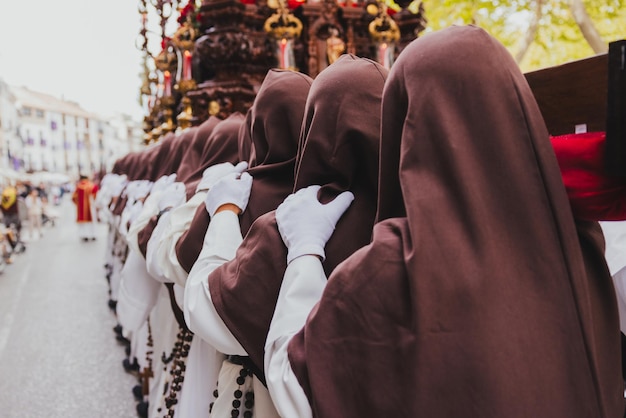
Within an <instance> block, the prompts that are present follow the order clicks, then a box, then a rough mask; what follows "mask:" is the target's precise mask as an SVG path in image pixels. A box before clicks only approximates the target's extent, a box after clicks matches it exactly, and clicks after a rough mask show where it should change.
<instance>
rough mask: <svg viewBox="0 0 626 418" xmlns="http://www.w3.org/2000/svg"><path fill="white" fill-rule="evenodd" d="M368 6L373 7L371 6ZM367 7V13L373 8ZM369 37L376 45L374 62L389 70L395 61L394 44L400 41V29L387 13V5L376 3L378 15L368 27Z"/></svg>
mask: <svg viewBox="0 0 626 418" xmlns="http://www.w3.org/2000/svg"><path fill="white" fill-rule="evenodd" d="M370 6H374V5H371V4H370ZM370 6H368V12H370V13H371V12H372V11H373V7H370ZM374 7H375V6H374ZM368 30H369V33H370V37H371V39H372V41H374V43H375V44H376V61H378V63H379V64H380V65H382V66H383V67H385V68H387V69H390V68H391V66H392V65H393V62H394V59H395V48H396V42H398V41H399V40H400V28H399V27H398V24H397V23H396V22H395V21H394V20H393V19H392V18H391V17H390V16H389V14H388V13H387V5H386V4H385V3H383V2H382V1H379V2H378V15H377V16H376V18H374V20H372V21H371V22H370V24H369V26H368Z"/></svg>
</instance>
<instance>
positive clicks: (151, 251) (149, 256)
mask: <svg viewBox="0 0 626 418" xmlns="http://www.w3.org/2000/svg"><path fill="white" fill-rule="evenodd" d="M170 213H171V211H169V212H165V213H164V214H162V215H161V217H160V218H159V221H158V222H157V224H156V226H155V227H154V230H153V231H152V235H151V236H150V239H149V240H148V243H147V245H146V268H147V270H148V273H150V275H151V276H152V277H153V278H154V279H155V280H157V281H159V282H161V283H168V282H169V281H168V280H167V278H166V277H165V276H164V275H163V270H162V268H161V265H162V263H161V260H159V258H158V257H157V255H156V252H155V249H156V248H157V247H158V244H159V241H160V240H161V234H163V233H164V232H165V230H166V229H167V226H168V222H169V220H168V218H169V216H170Z"/></svg>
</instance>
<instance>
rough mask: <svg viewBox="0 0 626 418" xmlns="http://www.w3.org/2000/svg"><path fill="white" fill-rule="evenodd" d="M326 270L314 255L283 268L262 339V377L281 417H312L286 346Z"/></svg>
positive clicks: (316, 296) (301, 322)
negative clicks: (263, 361)
mask: <svg viewBox="0 0 626 418" xmlns="http://www.w3.org/2000/svg"><path fill="white" fill-rule="evenodd" d="M325 286H326V274H325V273H324V268H323V267H322V263H321V261H320V260H319V258H317V257H316V256H313V255H304V256H301V257H298V258H296V259H294V260H293V261H292V262H291V263H289V265H288V266H287V269H286V270H285V275H284V277H283V282H282V284H281V287H280V293H279V294H278V301H277V302H276V309H275V310H274V316H273V317H272V322H271V325H270V329H269V332H268V334H267V340H266V342H265V379H266V383H267V388H268V389H269V392H270V395H271V397H272V400H273V401H274V406H275V407H276V409H277V410H278V413H279V414H280V416H282V417H299V418H306V417H312V416H313V413H312V411H311V406H310V405H309V401H308V399H307V397H306V395H305V393H304V390H303V389H302V387H301V386H300V383H298V379H297V378H296V376H295V374H294V373H293V371H292V369H291V364H290V363H289V357H288V353H287V346H288V345H289V341H290V340H291V338H292V337H293V336H294V335H295V334H296V333H298V332H299V331H300V330H301V329H302V327H303V326H304V324H305V322H306V319H307V317H308V315H309V313H310V312H311V310H312V309H313V307H314V306H315V304H317V302H319V300H320V298H321V297H322V292H323V291H324V287H325Z"/></svg>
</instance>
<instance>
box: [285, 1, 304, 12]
mask: <svg viewBox="0 0 626 418" xmlns="http://www.w3.org/2000/svg"><path fill="white" fill-rule="evenodd" d="M304 2H305V0H287V7H288V8H289V9H290V10H294V9H297V8H298V7H300V6H301V5H302V4H304Z"/></svg>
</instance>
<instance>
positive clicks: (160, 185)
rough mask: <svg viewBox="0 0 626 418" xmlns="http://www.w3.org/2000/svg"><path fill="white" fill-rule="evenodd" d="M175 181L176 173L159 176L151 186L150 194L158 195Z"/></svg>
mask: <svg viewBox="0 0 626 418" xmlns="http://www.w3.org/2000/svg"><path fill="white" fill-rule="evenodd" d="M175 181H176V173H174V174H170V175H169V176H161V178H159V179H158V180H157V181H155V182H154V184H153V185H152V190H150V193H160V192H162V191H164V190H165V189H167V186H169V185H170V184H172V183H174V182H175Z"/></svg>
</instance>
